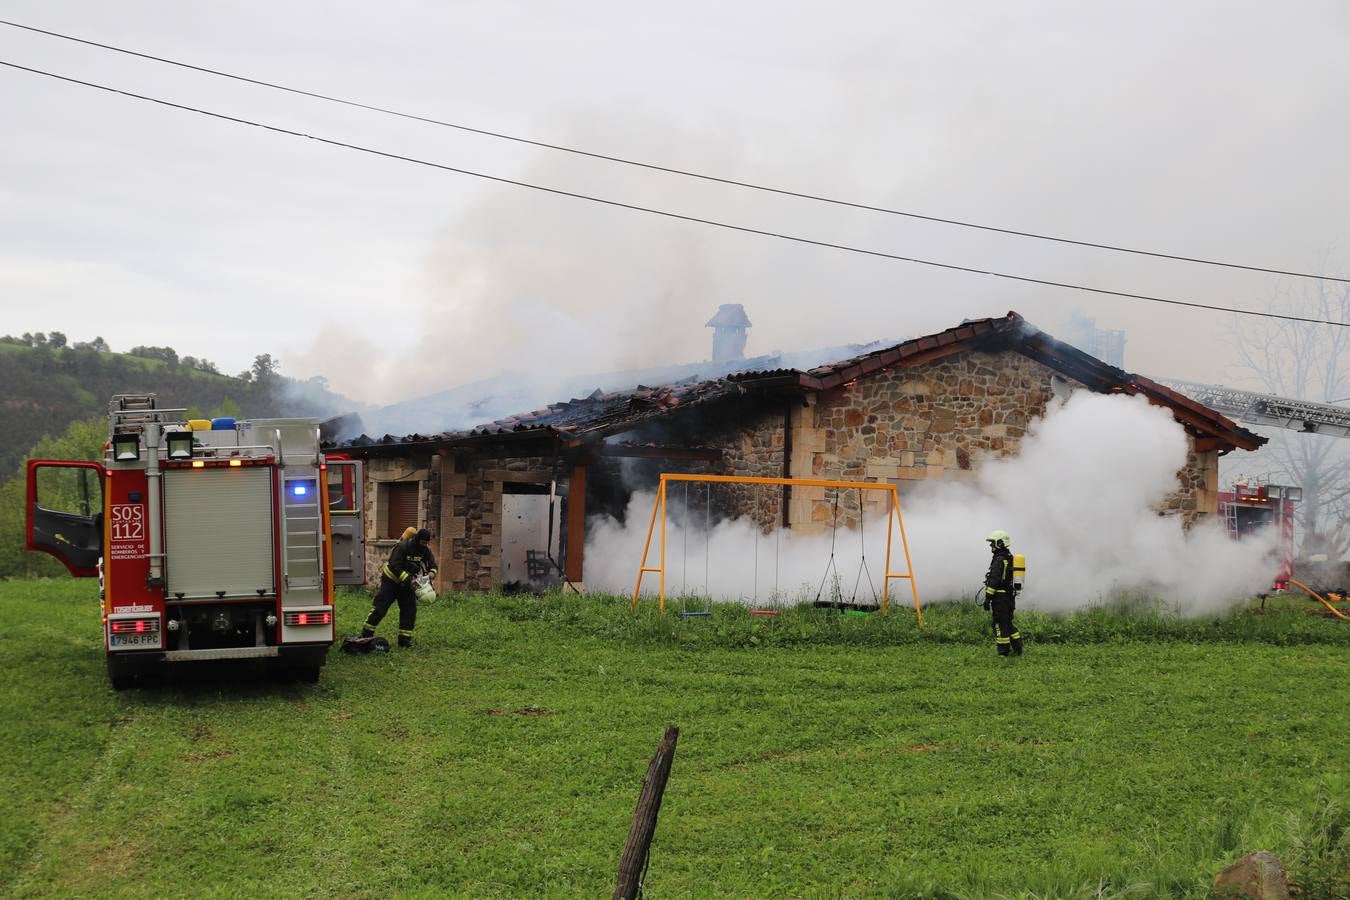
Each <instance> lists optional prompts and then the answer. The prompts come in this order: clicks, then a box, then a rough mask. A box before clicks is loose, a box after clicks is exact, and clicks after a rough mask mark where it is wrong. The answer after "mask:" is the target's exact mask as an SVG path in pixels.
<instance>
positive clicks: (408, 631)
mask: <svg viewBox="0 0 1350 900" xmlns="http://www.w3.org/2000/svg"><path fill="white" fill-rule="evenodd" d="M410 530H411V529H410ZM404 534H405V535H407V532H406V531H405V532H404ZM430 543H431V532H430V531H428V530H427V529H425V528H423V529H421V530H419V531H415V532H414V533H413V534H412V535H410V536H406V537H404V538H403V539H402V540H400V541H399V542H398V543H397V544H395V545H394V549H393V550H392V551H391V552H390V553H389V561H388V562H387V563H385V564H384V568H383V569H381V570H380V588H379V590H378V591H376V592H375V598H374V600H373V601H372V603H371V608H370V615H368V616H366V624H365V627H364V628H362V629H361V637H371V636H373V635H374V634H375V626H377V625H379V624H380V620H381V619H383V618H384V614H385V613H387V612H389V607H390V606H391V605H392V604H394V603H397V604H398V645H399V646H400V647H411V646H412V639H413V628H414V626H416V625H417V595H416V594H414V593H413V585H412V580H413V579H414V578H415V577H417V576H418V575H421V574H422V573H423V572H426V573H427V574H428V575H435V574H436V557H435V555H433V554H432V552H431V547H430V546H429V545H430Z"/></svg>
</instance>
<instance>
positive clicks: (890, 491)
mask: <svg viewBox="0 0 1350 900" xmlns="http://www.w3.org/2000/svg"><path fill="white" fill-rule="evenodd" d="M671 482H683V483H684V522H685V526H686V527H685V529H684V568H683V572H684V575H685V576H687V575H688V562H689V559H688V557H689V552H688V550H689V530H688V527H687V526H688V521H689V517H688V514H689V484H690V483H694V482H702V483H703V484H704V485H705V489H704V510H703V519H704V556H703V587H704V593H705V594H706V593H707V587H708V557H709V549H710V548H709V543H710V541H711V531H710V530H709V526H710V525H711V512H710V507H711V493H712V485H714V484H747V485H779V486H787V487H820V488H827V489H828V488H833V489H834V490H835V495H834V521H833V524H832V528H831V532H830V559H829V562H828V563H826V566H825V574H824V576H823V577H822V578H821V582H820V590H818V591H816V600H815V605H816V606H828V607H834V608H838V609H839V610H840V611H845V610H847V611H848V612H850V613H854V614H858V613H859V612H860V609H859V607H858V606H857V604H856V602H854V603H845V602H843V600H842V597H841V598H840V599H839V600H837V601H821V599H820V597H821V594H822V593H823V592H824V589H825V583H826V580H828V578H829V576H830V571H831V569H833V571H834V573H835V581H836V583H837V582H838V579H839V569H838V566H837V565H836V564H835V555H834V553H835V547H836V540H837V537H838V531H839V491H841V490H846V489H856V490H858V491H860V492H861V491H883V492H885V494H886V499H887V500H888V503H887V510H886V563H885V567H884V569H883V576H884V577H883V578H882V589H881V596H880V598H879V599H880V604H879V606H878V607H876V608H878V609H880V611H881V613H882V614H883V615H884V614H885V613H886V612H887V611H888V609H889V605H890V593H891V590H890V588H891V581H893V580H900V579H903V580H907V581H908V582H909V588H910V593H911V594H912V595H913V597H914V612H915V615H917V616H918V620H919V625H921V626H922V625H923V609H922V608H921V607H920V605H919V588H918V585H917V584H916V583H915V581H914V565H913V563H912V562H911V560H910V556H909V540H908V538H907V537H906V536H905V523H904V520H903V519H902V518H901V516H900V494H899V492H898V491H897V490H896V488H895V485H893V484H878V483H876V482H872V481H827V480H821V479H815V478H751V477H738V476H735V475H684V474H677V473H668V472H662V473H661V481H660V484H659V486H658V487H657V490H656V502H655V503H653V504H652V518H651V522H650V523H649V524H648V525H647V541H646V543H645V544H644V545H643V548H642V562H641V563H640V564H639V566H638V572H637V583H636V584H635V585H634V586H633V610H634V611H636V610H637V605H638V594H639V593H640V592H641V590H642V579H643V576H644V575H646V574H647V573H653V574H659V575H660V589H659V598H660V599H659V602H660V609H661V612H662V614H664V613H665V611H666V571H667V563H666V518H667V516H666V501H667V496H668V493H669V490H668V485H669V484H670V483H671ZM863 506H864V504H862V503H859V504H858V510H859V539H860V540H864V539H865V537H866V535H865V532H864V530H863V525H864V520H863V518H862V510H863ZM658 517H659V518H660V520H661V529H660V532H659V534H660V538H659V541H660V564H659V565H655V566H649V565H648V564H647V561H648V559H649V557H650V555H651V550H652V537H653V535H655V534H657V531H656V520H657V518H658ZM896 525H899V530H900V545H901V547H902V548H903V549H904V553H905V568H906V571H904V572H892V571H891V545H892V542H893V540H894V532H895V526H896ZM780 533H781V529H775V541H777V540H778V535H779V534H780ZM758 534H759V532H758V529H757V530H756V539H755V594H756V595H758V592H759V538H758ZM864 573H866V574H867V581H868V584H869V585H870V586H871V587H872V592H873V596H874V597H875V595H876V585H875V584H874V583H873V582H872V573H871V571H870V570H869V569H868V568H867V555H866V549H865V544H864V550H863V555H862V558H861V562H860V564H859V567H858V577H857V579H856V581H855V584H854V592H853V593H854V596H853V600H854V601H856V600H857V590H858V586H859V585H860V584H861V583H862V576H863V574H864ZM777 584H778V554H777V553H775V557H774V586H775V592H776V591H777ZM835 590H836V593H838V588H837V587H836V589H835ZM750 613H751V614H752V615H776V614H777V610H767V609H751V610H750ZM680 615H682V616H708V615H711V610H703V611H694V612H690V611H683V612H681V613H680Z"/></svg>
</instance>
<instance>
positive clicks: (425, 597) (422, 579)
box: [413, 575, 436, 603]
mask: <svg viewBox="0 0 1350 900" xmlns="http://www.w3.org/2000/svg"><path fill="white" fill-rule="evenodd" d="M413 595H414V596H415V597H417V602H418V603H430V602H431V601H433V600H435V599H436V589H435V588H434V587H432V586H431V578H430V576H427V575H418V576H417V577H416V578H414V579H413Z"/></svg>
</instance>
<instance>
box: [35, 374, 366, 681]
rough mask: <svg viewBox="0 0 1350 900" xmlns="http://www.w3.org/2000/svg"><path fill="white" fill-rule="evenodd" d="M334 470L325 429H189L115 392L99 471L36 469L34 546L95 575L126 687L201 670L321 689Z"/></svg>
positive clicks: (112, 669)
mask: <svg viewBox="0 0 1350 900" xmlns="http://www.w3.org/2000/svg"><path fill="white" fill-rule="evenodd" d="M327 469H328V464H327V462H326V460H325V459H324V457H323V455H322V453H321V452H320V450H319V429H318V423H317V421H315V420H312V419H254V420H251V421H249V420H240V421H236V420H234V419H224V418H218V419H215V420H209V421H208V420H186V419H185V418H184V410H176V409H160V408H157V405H156V398H155V396H154V395H153V394H137V395H118V396H116V397H114V398H113V400H112V403H111V404H110V421H109V433H108V444H107V447H106V451H105V454H104V460H103V462H101V463H100V462H71V461H57V460H32V461H30V462H29V464H28V502H27V543H28V549H30V550H37V551H42V552H45V553H50V554H51V555H53V556H55V557H56V558H57V559H59V560H61V561H62V562H63V563H65V565H66V568H67V569H69V570H70V573H71V574H72V575H75V576H77V577H93V576H98V578H99V600H100V606H101V609H102V616H103V636H104V641H105V646H106V648H107V661H108V676H109V678H110V679H111V681H112V684H113V686H114V687H115V688H117V689H119V690H120V689H122V688H125V687H128V686H129V685H131V684H132V683H134V681H135V680H136V678H137V676H139V675H141V674H144V673H147V672H150V671H153V670H156V669H159V668H160V667H163V666H165V665H166V664H174V663H185V662H194V661H199V660H238V659H265V660H269V664H270V665H272V666H274V667H276V668H277V669H279V670H282V671H284V672H288V673H290V674H293V675H295V676H297V677H300V678H303V679H305V680H308V681H317V680H318V677H319V670H320V669H321V667H322V666H323V664H324V661H325V659H326V657H327V652H328V648H329V646H330V645H331V644H332V643H333V638H334V621H333V619H334V616H333V584H334V580H333V554H332V543H331V537H332V529H331V520H330V517H329V503H328V502H327V500H328V496H329V493H330V491H329V488H328V480H329V479H328V473H327ZM343 474H344V475H345V474H346V473H343ZM339 483H340V481H339Z"/></svg>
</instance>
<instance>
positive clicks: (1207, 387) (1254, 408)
mask: <svg viewBox="0 0 1350 900" xmlns="http://www.w3.org/2000/svg"><path fill="white" fill-rule="evenodd" d="M1156 380H1157V381H1159V382H1160V383H1162V384H1165V385H1167V386H1168V387H1170V388H1172V390H1174V391H1180V392H1181V393H1183V394H1185V395H1186V396H1187V397H1190V398H1191V399H1192V400H1196V401H1198V402H1200V403H1203V404H1205V405H1206V406H1208V407H1209V408H1210V409H1213V410H1216V411H1218V412H1221V413H1223V414H1224V415H1225V416H1228V417H1230V418H1232V419H1236V420H1237V421H1239V422H1245V423H1246V424H1248V425H1265V426H1268V427H1273V428H1288V429H1290V430H1291V431H1300V432H1303V433H1304V434H1325V435H1330V436H1331V437H1338V438H1346V437H1350V409H1347V408H1346V407H1344V406H1333V405H1332V404H1330V403H1312V402H1310V401H1307V400H1292V399H1290V398H1288V397H1276V396H1275V395H1273V394H1257V393H1252V392H1250V391H1239V390H1235V389H1234V388H1229V387H1222V386H1220V385H1214V384H1197V383H1195V382H1193V381H1174V380H1171V379H1163V378H1159V379H1156Z"/></svg>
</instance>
